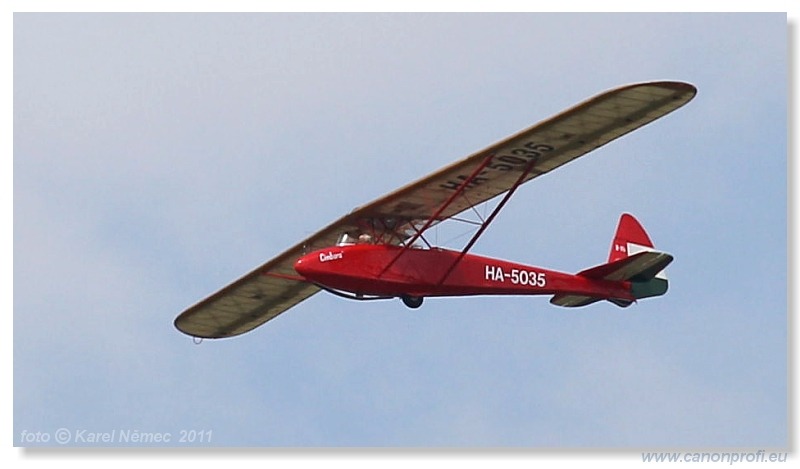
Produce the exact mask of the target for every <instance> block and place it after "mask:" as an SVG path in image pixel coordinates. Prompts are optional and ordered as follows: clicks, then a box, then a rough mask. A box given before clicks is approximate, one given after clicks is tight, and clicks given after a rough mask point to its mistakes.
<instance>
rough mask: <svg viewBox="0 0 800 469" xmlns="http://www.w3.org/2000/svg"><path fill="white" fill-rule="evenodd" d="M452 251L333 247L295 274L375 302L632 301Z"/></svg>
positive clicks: (582, 282) (625, 292) (309, 258)
mask: <svg viewBox="0 0 800 469" xmlns="http://www.w3.org/2000/svg"><path fill="white" fill-rule="evenodd" d="M460 254H461V253H460V252H457V251H450V250H447V249H441V248H433V249H416V248H408V249H407V248H403V247H398V246H391V245H373V244H356V245H348V246H334V247H330V248H326V249H321V250H318V251H314V252H311V253H309V254H306V255H304V256H303V257H301V258H300V259H298V260H297V262H296V263H295V266H294V268H295V270H296V271H297V272H298V273H299V274H300V275H302V276H303V277H305V278H306V279H308V280H309V281H311V282H314V283H317V284H319V285H321V286H324V287H327V288H329V289H333V290H340V291H345V292H350V293H354V294H357V295H375V296H399V297H402V296H415V297H426V296H463V295H553V294H559V293H570V294H579V295H586V296H593V297H599V298H624V299H630V300H633V299H634V297H633V296H632V294H631V288H630V282H616V281H609V280H598V279H590V278H586V277H582V276H578V275H572V274H567V273H562V272H556V271H552V270H546V269H542V268H539V267H531V266H527V265H523V264H517V263H514V262H508V261H503V260H499V259H492V258H488V257H483V256H477V255H473V254H466V255H464V256H463V258H462V259H461V260H458V258H459V256H460Z"/></svg>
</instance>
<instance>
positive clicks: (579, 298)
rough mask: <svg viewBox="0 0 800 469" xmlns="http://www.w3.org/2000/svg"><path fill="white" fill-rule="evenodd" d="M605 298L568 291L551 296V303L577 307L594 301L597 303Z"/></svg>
mask: <svg viewBox="0 0 800 469" xmlns="http://www.w3.org/2000/svg"><path fill="white" fill-rule="evenodd" d="M603 299H605V298H597V297H594V296H585V295H570V294H568V293H562V294H559V295H553V297H552V298H550V303H552V304H554V305H556V306H564V307H566V308H577V307H579V306H586V305H590V304H592V303H597V302H598V301H600V300H603Z"/></svg>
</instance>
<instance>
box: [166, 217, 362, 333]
mask: <svg viewBox="0 0 800 469" xmlns="http://www.w3.org/2000/svg"><path fill="white" fill-rule="evenodd" d="M350 218H352V217H351V216H345V217H343V218H341V219H339V220H337V221H336V222H334V223H332V224H330V225H328V226H327V227H325V228H323V229H322V230H320V231H319V232H317V233H315V234H314V235H312V236H311V237H309V238H307V239H305V240H303V241H302V242H300V243H299V244H297V245H295V246H293V247H291V248H289V249H287V250H286V251H284V252H283V253H282V254H280V255H279V256H277V257H275V258H274V259H272V260H271V261H269V262H267V263H266V264H264V265H262V266H260V267H258V268H257V269H255V270H253V271H252V272H250V273H248V274H247V275H245V276H244V277H242V278H240V279H239V280H236V281H235V282H233V283H231V284H230V285H228V286H227V287H225V288H223V289H222V290H220V291H218V292H217V293H214V294H213V295H211V296H210V297H208V298H206V299H205V300H203V301H201V302H199V303H197V304H196V305H194V306H192V307H191V308H189V309H187V310H186V311H184V312H183V313H181V314H180V315H179V316H178V317H177V318H176V319H175V327H176V328H178V330H180V331H181V332H184V333H186V334H188V335H191V336H194V337H200V338H207V339H219V338H223V337H232V336H235V335H239V334H243V333H245V332H247V331H250V330H252V329H255V328H256V327H258V326H260V325H262V324H264V323H265V322H267V321H269V320H270V319H272V318H274V317H275V316H277V315H279V314H280V313H282V312H284V311H286V310H287V309H289V308H291V307H292V306H294V305H296V304H297V303H299V302H301V301H303V300H305V299H306V298H308V297H310V296H311V295H313V294H315V293H317V292H318V291H319V290H320V289H319V287H317V286H316V285H314V284H312V283H309V282H306V281H304V280H302V279H301V278H300V277H299V276H298V275H297V272H295V270H294V263H295V261H296V260H297V259H298V258H299V257H300V256H302V255H303V254H305V253H306V252H309V251H312V250H315V249H319V248H323V247H326V246H332V245H334V244H336V241H337V238H338V236H339V235H340V234H341V233H343V232H348V231H356V230H357V229H358V228H357V226H356V225H355V224H353V223H352V222H350V221H349V219H350Z"/></svg>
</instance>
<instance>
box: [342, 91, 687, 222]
mask: <svg viewBox="0 0 800 469" xmlns="http://www.w3.org/2000/svg"><path fill="white" fill-rule="evenodd" d="M696 93H697V89H696V88H695V87H694V86H693V85H691V84H688V83H682V82H672V81H661V82H649V83H639V84H633V85H628V86H624V87H620V88H616V89H613V90H610V91H607V92H605V93H602V94H600V95H597V96H595V97H593V98H591V99H589V100H587V101H585V102H583V103H580V104H578V105H576V106H575V107H573V108H570V109H568V110H566V111H564V112H562V113H561V114H558V115H556V116H554V117H551V118H550V119H547V120H545V121H542V122H540V123H538V124H535V125H534V126H532V127H530V128H528V129H525V130H523V131H521V132H518V133H517V134H515V135H512V136H511V137H508V138H506V139H505V140H502V141H500V142H498V143H495V144H494V145H492V146H490V147H488V148H485V149H483V150H481V151H479V152H477V153H474V154H472V155H470V156H469V157H467V158H465V159H463V160H461V161H459V162H457V163H455V164H453V165H450V166H448V167H445V168H443V169H441V170H439V171H437V172H435V173H433V174H431V175H429V176H428V177H426V178H423V179H421V180H419V181H417V182H414V183H412V184H409V185H407V186H405V187H403V188H401V189H398V190H396V191H395V192H392V193H390V194H388V195H386V196H384V197H382V198H380V199H378V200H376V201H374V202H372V203H371V204H369V205H366V206H364V207H361V208H360V209H358V210H357V212H358V214H359V215H360V216H361V217H362V218H364V219H369V218H373V219H381V220H390V221H391V220H407V221H411V220H417V221H418V220H427V219H428V218H429V217H430V216H432V215H433V214H434V213H435V212H436V210H437V208H439V207H440V206H441V205H442V204H443V203H444V202H445V201H447V200H448V198H449V197H450V195H451V194H452V193H453V192H454V191H456V190H458V187H459V185H460V184H461V183H463V182H464V181H465V180H467V179H468V178H469V176H470V175H471V174H473V172H474V171H476V169H477V168H479V167H480V166H481V165H483V164H486V166H485V167H484V168H483V169H482V170H481V171H480V172H479V173H478V174H477V176H476V177H475V178H473V179H472V180H471V181H470V182H469V184H467V186H466V189H465V190H464V192H463V195H462V196H459V197H458V198H456V199H455V200H454V201H453V202H452V203H451V204H450V205H449V206H448V207H447V208H446V209H445V210H444V211H443V212H442V213H441V214H440V215H439V219H440V220H444V219H447V218H450V217H452V216H454V215H456V214H458V213H460V212H462V211H464V210H467V209H469V208H470V207H472V206H474V205H478V204H480V203H482V202H485V201H487V200H489V199H492V198H494V197H496V196H498V195H500V194H502V193H504V192H506V191H508V190H509V189H510V188H511V187H512V186H513V185H514V183H515V182H516V180H517V179H518V178H519V177H520V175H521V174H522V172H523V171H525V170H526V168H527V167H528V165H529V164H532V165H533V166H532V170H531V171H530V173H529V174H528V175H527V176H526V177H525V179H524V181H523V182H527V181H529V180H531V179H534V178H536V177H538V176H541V175H542V174H545V173H547V172H549V171H552V170H554V169H556V168H558V167H559V166H561V165H563V164H566V163H568V162H570V161H572V160H574V159H575V158H578V157H579V156H582V155H584V154H586V153H588V152H590V151H592V150H594V149H596V148H598V147H600V146H602V145H605V144H606V143H608V142H610V141H612V140H614V139H617V138H619V137H621V136H623V135H625V134H627V133H628V132H631V131H633V130H635V129H637V128H639V127H641V126H643V125H646V124H648V123H650V122H652V121H654V120H656V119H658V118H660V117H662V116H664V115H666V114H668V113H670V112H672V111H674V110H675V109H678V108H679V107H681V106H683V105H684V104H686V103H687V102H689V101H690V100H691V99H692V98H693V97H694V95H695V94H696ZM488 158H491V160H489V161H488V163H487V162H486V160H487V159H488Z"/></svg>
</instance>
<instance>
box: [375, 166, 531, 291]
mask: <svg viewBox="0 0 800 469" xmlns="http://www.w3.org/2000/svg"><path fill="white" fill-rule="evenodd" d="M492 158H494V154H493V153H490V154H489V155H487V156H486V158H484V160H483V162H482V163H481V164H479V165H478V167H477V168H475V170H474V171H473V172H472V174H470V175H469V176H468V177H466V178H464V180H463V181H462V182H461V184H459V186H458V187H457V188H456V190H455V191H453V193H452V194H450V197H448V198H447V200H445V201H444V203H443V204H442V205H441V206H440V207H439V208H438V209H436V211H435V212H434V213H433V215H431V216H430V218H428V220H427V221H426V222H425V224H424V225H422V228H420V229H419V230H416V234H414V236H412V237H411V239H410V240H409V241H407V242H405V243H403V244H404V245H405V246H404V247H403V250H402V251H400V252H398V253H397V255H396V256H394V259H392V260H391V262H389V263H388V264H386V267H384V268H383V270H381V272H380V273H379V274H378V277H381V276H382V275H383V274H385V273H386V271H387V270H389V268H391V267H392V266H393V265H394V263H395V262H397V260H398V259H400V256H402V255H403V254H404V253H405V252H406V250H408V249H410V248H411V245H413V244H414V243H415V242H416V241H417V240H418V239H419V238H420V237H421V236H422V233H424V232H425V230H427V229H428V228H430V226H431V224H433V222H434V221H436V220H437V219H438V218H439V215H441V214H442V212H444V211H445V209H447V207H448V206H449V205H450V204H452V203H453V201H454V200H456V198H457V197H458V196H459V195H461V194H463V193H464V191H465V190H466V189H467V187H469V185H470V184H471V183H472V182H473V181H474V180H475V178H477V177H478V175H479V174H480V173H481V171H483V170H484V169H486V166H487V165H488V164H489V163H490V162H491V161H492ZM526 174H527V172H526Z"/></svg>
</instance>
